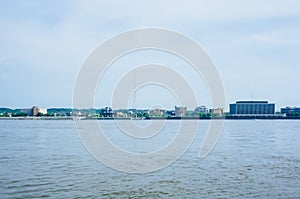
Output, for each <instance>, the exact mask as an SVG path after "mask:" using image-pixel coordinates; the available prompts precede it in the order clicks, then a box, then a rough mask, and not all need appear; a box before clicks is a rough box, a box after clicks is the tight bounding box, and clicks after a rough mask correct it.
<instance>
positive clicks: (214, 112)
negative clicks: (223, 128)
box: [209, 108, 223, 116]
mask: <svg viewBox="0 0 300 199" xmlns="http://www.w3.org/2000/svg"><path fill="white" fill-rule="evenodd" d="M209 113H210V114H212V115H213V116H222V115H223V109H222V108H212V109H209Z"/></svg>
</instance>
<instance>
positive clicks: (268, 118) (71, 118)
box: [0, 115, 300, 120]
mask: <svg viewBox="0 0 300 199" xmlns="http://www.w3.org/2000/svg"><path fill="white" fill-rule="evenodd" d="M0 120H300V117H295V116H245V115H243V116H224V117H206V118H199V117H152V118H151V117H148V118H128V117H126V118H121V117H120V118H117V117H74V116H58V117H0Z"/></svg>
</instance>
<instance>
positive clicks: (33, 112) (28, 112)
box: [20, 106, 39, 116]
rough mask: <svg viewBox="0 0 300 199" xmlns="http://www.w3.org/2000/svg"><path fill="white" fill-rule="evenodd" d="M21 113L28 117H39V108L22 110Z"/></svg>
mask: <svg viewBox="0 0 300 199" xmlns="http://www.w3.org/2000/svg"><path fill="white" fill-rule="evenodd" d="M20 112H21V113H25V114H26V115H27V116H37V115H38V114H39V107H37V106H33V107H32V108H23V109H20Z"/></svg>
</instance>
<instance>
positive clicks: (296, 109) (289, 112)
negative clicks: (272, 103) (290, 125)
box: [280, 107, 300, 115]
mask: <svg viewBox="0 0 300 199" xmlns="http://www.w3.org/2000/svg"><path fill="white" fill-rule="evenodd" d="M280 112H281V113H282V114H286V115H295V114H300V107H285V108H281V109H280Z"/></svg>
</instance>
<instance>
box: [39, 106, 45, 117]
mask: <svg viewBox="0 0 300 199" xmlns="http://www.w3.org/2000/svg"><path fill="white" fill-rule="evenodd" d="M39 113H41V114H43V115H47V109H46V108H39Z"/></svg>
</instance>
